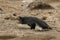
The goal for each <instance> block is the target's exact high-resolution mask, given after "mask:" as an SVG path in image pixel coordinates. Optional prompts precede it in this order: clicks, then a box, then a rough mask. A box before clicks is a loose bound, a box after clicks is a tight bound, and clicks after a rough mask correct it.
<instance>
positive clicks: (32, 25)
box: [28, 23, 36, 29]
mask: <svg viewBox="0 0 60 40" xmlns="http://www.w3.org/2000/svg"><path fill="white" fill-rule="evenodd" d="M28 25H29V26H30V27H31V29H35V26H36V24H35V23H32V24H28Z"/></svg>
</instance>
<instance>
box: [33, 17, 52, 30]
mask: <svg viewBox="0 0 60 40" xmlns="http://www.w3.org/2000/svg"><path fill="white" fill-rule="evenodd" d="M34 21H35V22H36V23H37V24H38V25H39V26H40V27H42V29H52V28H51V27H49V25H48V24H47V23H46V22H44V21H43V20H41V19H37V18H35V19H34Z"/></svg>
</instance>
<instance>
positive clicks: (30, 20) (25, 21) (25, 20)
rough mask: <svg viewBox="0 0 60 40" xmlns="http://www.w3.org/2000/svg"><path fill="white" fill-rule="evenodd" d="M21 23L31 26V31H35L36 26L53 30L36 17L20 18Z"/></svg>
mask: <svg viewBox="0 0 60 40" xmlns="http://www.w3.org/2000/svg"><path fill="white" fill-rule="evenodd" d="M19 21H21V24H27V25H29V26H30V27H31V29H35V26H36V24H38V25H39V27H41V28H42V29H52V28H51V27H49V25H48V24H47V23H46V22H44V21H43V20H41V19H38V18H36V17H19Z"/></svg>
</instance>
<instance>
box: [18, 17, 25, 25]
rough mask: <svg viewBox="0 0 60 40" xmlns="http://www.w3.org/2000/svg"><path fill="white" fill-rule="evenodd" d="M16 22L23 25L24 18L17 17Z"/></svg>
mask: <svg viewBox="0 0 60 40" xmlns="http://www.w3.org/2000/svg"><path fill="white" fill-rule="evenodd" d="M18 20H19V22H20V23H21V24H24V18H23V17H20V16H19V17H18Z"/></svg>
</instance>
